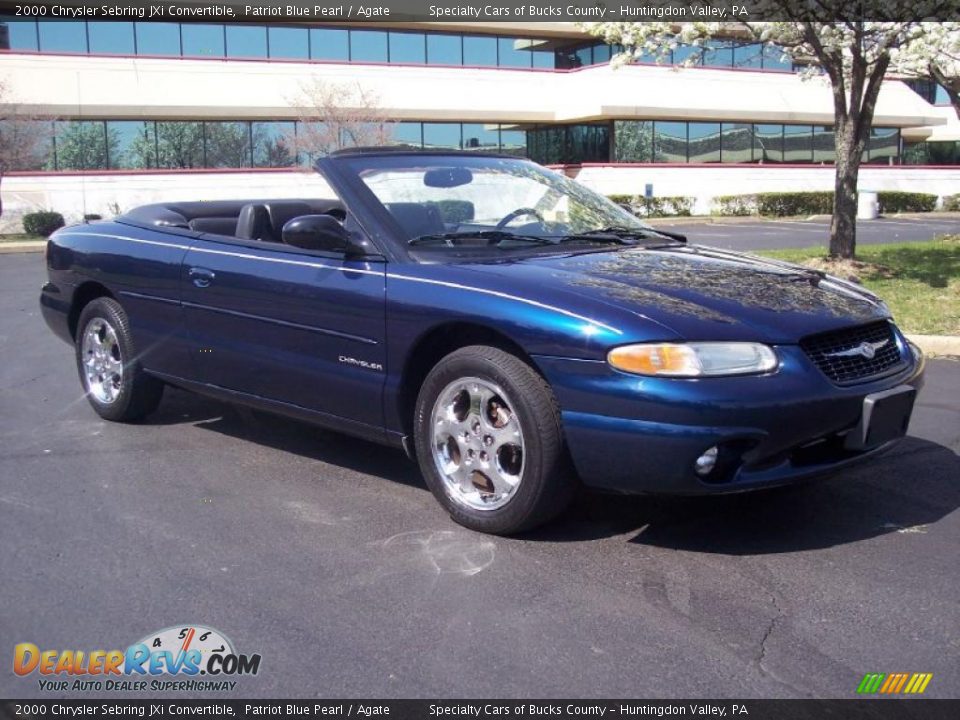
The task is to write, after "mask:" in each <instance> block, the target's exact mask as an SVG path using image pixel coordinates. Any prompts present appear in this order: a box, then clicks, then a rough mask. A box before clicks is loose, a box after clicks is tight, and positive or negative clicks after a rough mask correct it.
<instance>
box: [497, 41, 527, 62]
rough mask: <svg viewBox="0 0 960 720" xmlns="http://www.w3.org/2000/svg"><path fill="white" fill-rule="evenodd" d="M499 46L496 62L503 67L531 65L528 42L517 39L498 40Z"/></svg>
mask: <svg viewBox="0 0 960 720" xmlns="http://www.w3.org/2000/svg"><path fill="white" fill-rule="evenodd" d="M497 42H498V43H499V44H500V47H499V50H498V52H499V55H498V62H499V63H500V65H501V66H503V67H530V66H531V65H532V64H533V59H532V58H531V57H530V55H531V53H530V50H529V49H528V48H529V47H530V41H529V40H521V39H518V38H505V37H502V38H498V39H497Z"/></svg>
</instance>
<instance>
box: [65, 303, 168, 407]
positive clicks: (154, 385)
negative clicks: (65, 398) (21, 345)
mask: <svg viewBox="0 0 960 720" xmlns="http://www.w3.org/2000/svg"><path fill="white" fill-rule="evenodd" d="M76 357H77V370H78V371H79V373H80V382H81V383H82V384H83V389H84V391H85V392H86V395H87V399H88V400H89V401H90V405H92V406H93V409H94V410H95V411H96V412H97V414H98V415H100V417H102V418H104V419H106V420H115V421H118V422H131V421H133V420H139V419H140V418H142V417H143V416H144V415H147V414H148V413H150V412H153V411H154V410H155V409H156V408H157V405H159V404H160V398H161V396H162V395H163V383H161V382H160V381H159V380H157V379H156V378H153V377H150V376H149V375H147V374H146V373H144V371H143V369H142V368H141V367H140V363H139V361H138V360H137V352H136V348H135V346H134V343H133V337H132V335H131V333H130V322H129V320H128V319H127V314H126V313H125V312H124V310H123V307H121V305H120V303H118V302H117V301H116V300H113V299H112V298H106V297H104V298H97V299H96V300H93V301H92V302H90V303H89V304H88V305H87V306H86V307H84V309H83V311H82V312H81V313H80V319H79V321H78V323H77V338H76Z"/></svg>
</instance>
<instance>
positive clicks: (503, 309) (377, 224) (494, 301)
mask: <svg viewBox="0 0 960 720" xmlns="http://www.w3.org/2000/svg"><path fill="white" fill-rule="evenodd" d="M316 169H317V171H318V172H319V173H320V174H321V175H322V176H323V179H324V180H325V182H326V185H327V186H328V187H329V188H330V191H329V193H328V194H329V195H330V197H328V198H318V197H308V198H298V199H284V200H274V199H262V200H237V201H210V202H197V201H185V202H170V203H163V204H154V205H146V206H141V207H138V208H136V209H134V210H131V211H130V212H128V213H127V214H125V215H122V216H120V217H118V218H116V219H115V220H112V221H105V222H94V223H89V224H84V225H76V226H72V227H67V228H64V229H62V230H60V231H58V232H57V233H55V234H54V235H53V236H52V237H51V238H50V241H49V244H48V247H47V256H46V257H47V266H48V273H49V279H48V282H47V283H46V284H45V285H44V287H43V290H42V293H41V299H40V303H41V307H42V310H43V315H44V318H45V319H46V322H47V324H48V325H49V326H50V328H51V329H52V330H53V331H54V332H55V333H56V334H57V335H58V336H59V337H61V338H63V339H64V340H66V341H67V342H69V343H71V344H72V345H73V346H74V348H75V352H76V363H77V368H78V370H79V374H80V381H81V383H82V384H83V389H84V391H85V393H86V395H87V397H88V398H89V401H90V404H91V405H92V406H93V409H94V410H95V411H96V412H97V413H98V414H99V415H100V416H102V417H104V418H106V419H108V420H115V421H134V420H139V419H141V418H143V417H144V416H146V415H148V414H149V413H150V412H151V411H153V410H154V409H155V408H156V407H157V405H158V404H159V402H160V398H161V395H162V393H163V389H164V387H165V386H166V385H173V386H176V387H180V388H186V389H188V390H193V391H196V392H198V393H203V394H205V395H208V396H212V397H215V398H219V399H221V400H227V401H230V402H234V403H239V404H243V405H248V406H252V407H255V408H258V409H260V410H266V411H271V412H275V413H279V414H282V415H288V416H292V417H296V418H300V419H303V420H307V421H310V422H314V423H317V424H319V425H322V426H325V427H327V428H329V429H333V430H336V431H340V432H343V433H349V434H352V435H357V436H359V437H362V438H366V439H368V440H371V441H374V442H379V443H383V444H386V445H393V446H397V447H402V448H404V449H405V450H406V452H407V453H408V454H409V455H410V456H411V457H414V458H415V459H416V460H417V461H418V462H419V465H420V469H421V471H422V473H423V476H424V478H425V480H426V483H427V485H428V486H429V487H430V490H431V491H432V492H433V494H434V495H435V496H436V498H437V500H438V501H439V502H440V503H441V504H442V505H443V507H444V508H445V509H446V510H447V511H448V512H449V514H450V515H451V516H452V517H453V519H454V520H456V521H457V522H459V523H461V524H463V525H465V526H467V527H470V528H474V529H476V530H481V531H484V532H490V533H498V534H508V533H516V532H519V531H522V530H526V529H529V528H531V527H534V526H536V525H538V524H540V523H543V522H545V521H547V520H549V519H550V518H552V517H553V516H554V515H556V514H557V513H559V512H560V511H561V510H562V509H563V508H564V507H565V506H566V505H567V504H568V503H569V502H570V500H571V498H572V497H573V494H574V492H575V490H576V488H577V487H578V486H579V485H581V484H582V485H586V486H588V487H591V488H597V489H602V490H606V491H610V492H617V493H659V494H675V495H693V494H708V493H729V492H740V491H746V490H754V489H759V488H767V487H772V486H777V485H783V484H786V483H791V482H795V481H798V480H801V479H805V478H809V477H812V476H814V475H822V474H824V473H836V472H839V471H841V470H842V469H843V468H845V467H847V466H848V465H851V464H852V463H855V462H858V461H861V460H864V459H867V458H870V457H872V456H874V455H877V454H879V453H880V452H881V451H883V450H884V449H886V448H888V447H889V446H890V445H891V444H892V443H894V442H895V441H896V440H898V439H899V438H901V437H903V436H904V434H905V433H906V430H907V425H908V423H909V420H910V414H911V412H912V409H913V403H914V398H915V395H916V392H917V390H918V389H919V387H920V385H921V383H922V375H923V357H922V355H921V353H920V351H919V350H918V349H917V348H916V347H914V346H913V345H911V344H910V343H909V342H908V341H907V339H906V338H905V337H904V336H903V334H902V333H901V332H900V331H899V330H898V328H897V327H896V325H895V324H894V323H893V320H892V318H891V317H890V313H889V311H888V309H887V307H886V306H885V305H884V304H883V302H882V301H880V300H879V299H878V298H876V297H875V296H873V295H871V294H870V293H869V292H867V291H866V290H864V289H863V288H862V287H860V286H858V285H855V284H851V283H849V282H846V281H843V280H839V279H837V278H834V277H830V276H828V275H825V274H823V273H820V272H817V271H814V270H810V269H808V268H804V267H800V266H795V265H788V264H784V263H779V262H774V261H771V260H764V259H760V258H756V257H751V256H749V255H743V254H738V253H733V252H725V251H720V250H715V249H711V248H708V247H702V246H698V245H693V244H688V243H687V242H686V241H685V239H684V238H683V237H681V236H677V235H673V234H670V233H667V232H663V231H658V230H654V229H652V228H650V227H648V226H647V225H645V224H644V223H642V222H640V221H639V220H638V219H637V218H635V217H634V216H633V215H631V214H630V213H629V212H628V211H626V210H624V209H622V208H621V207H619V206H617V205H615V204H613V203H611V202H609V201H608V200H607V199H606V198H604V197H602V196H600V195H597V194H595V193H594V192H592V191H591V190H588V189H586V188H584V187H583V186H581V185H578V184H577V183H575V182H573V181H572V180H570V179H568V178H567V177H565V176H563V175H561V174H558V173H555V172H552V171H550V170H547V169H545V168H543V167H540V166H538V165H536V164H534V163H532V162H529V161H527V160H522V159H518V158H513V157H501V156H493V155H481V154H473V153H456V152H437V153H431V152H410V151H389V150H384V149H379V150H378V149H373V150H354V151H345V152H341V153H337V154H334V155H331V156H329V157H326V158H324V159H322V160H320V161H319V162H318V164H317V166H316Z"/></svg>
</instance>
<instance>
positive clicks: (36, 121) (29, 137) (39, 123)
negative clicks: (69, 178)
mask: <svg viewBox="0 0 960 720" xmlns="http://www.w3.org/2000/svg"><path fill="white" fill-rule="evenodd" d="M52 128H53V125H52V123H51V122H49V120H45V119H42V118H39V117H37V116H35V115H32V114H30V113H28V112H27V111H26V110H25V109H24V107H23V105H21V104H19V103H17V102H16V101H15V98H14V97H13V96H12V94H11V92H10V90H9V88H8V86H7V84H6V82H4V81H3V80H2V79H0V185H2V183H3V178H4V177H5V176H6V175H7V173H10V172H14V171H17V170H38V169H40V167H42V165H43V162H44V158H45V156H46V155H47V153H48V152H49V149H50V138H51V137H52ZM0 215H3V200H2V199H0Z"/></svg>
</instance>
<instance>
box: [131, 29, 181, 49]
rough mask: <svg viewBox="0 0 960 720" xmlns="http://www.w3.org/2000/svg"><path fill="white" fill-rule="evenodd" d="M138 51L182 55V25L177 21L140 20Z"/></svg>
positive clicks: (137, 30)
mask: <svg viewBox="0 0 960 720" xmlns="http://www.w3.org/2000/svg"><path fill="white" fill-rule="evenodd" d="M134 25H136V32H137V53H138V54H140V55H180V54H181V52H180V25H178V24H177V23H152V22H149V23H147V22H138V23H134Z"/></svg>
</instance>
